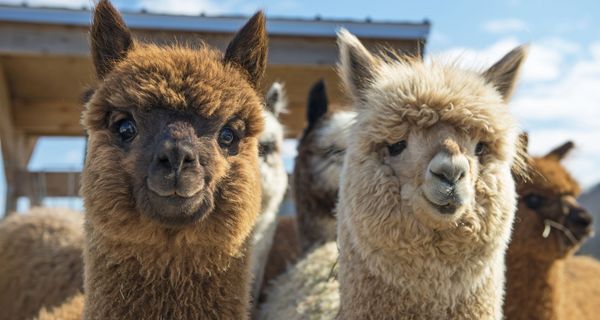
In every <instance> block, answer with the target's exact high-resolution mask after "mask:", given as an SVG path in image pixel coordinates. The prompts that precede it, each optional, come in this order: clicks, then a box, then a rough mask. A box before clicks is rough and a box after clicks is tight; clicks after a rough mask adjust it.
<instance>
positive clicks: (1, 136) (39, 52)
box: [0, 6, 430, 213]
mask: <svg viewBox="0 0 600 320" xmlns="http://www.w3.org/2000/svg"><path fill="white" fill-rule="evenodd" d="M124 16H125V20H126V22H127V24H128V26H129V27H130V28H131V29H132V30H133V32H134V34H135V36H136V38H137V39H141V40H142V41H151V42H158V43H169V42H174V41H178V42H179V43H182V42H185V43H196V42H199V41H205V42H207V43H208V44H210V45H213V46H216V47H218V48H221V49H224V47H225V46H226V44H227V43H228V41H229V40H230V39H231V37H232V35H233V33H234V32H235V31H236V30H238V29H239V28H240V27H241V26H242V25H243V23H244V22H245V21H246V19H247V17H235V16H215V17H209V16H204V15H200V16H175V15H162V14H150V13H144V12H136V13H125V14H124ZM90 20H91V13H90V11H89V10H85V9H81V10H72V9H50V8H33V7H27V6H0V143H1V145H2V156H3V160H4V170H5V174H6V180H7V181H6V182H7V196H6V212H7V213H10V212H12V211H13V210H15V208H16V201H17V198H18V197H22V196H25V197H29V198H30V200H31V201H32V204H39V203H41V198H42V197H43V196H75V195H77V191H78V190H79V188H78V186H75V187H73V186H72V185H73V181H75V184H77V182H78V181H79V177H78V175H73V174H69V173H66V172H54V173H40V172H30V171H28V170H27V163H28V162H29V159H30V157H31V154H32V152H33V149H34V148H35V145H36V141H37V139H38V138H39V137H40V136H81V135H83V131H82V128H81V126H80V124H79V118H80V111H81V108H82V106H81V103H80V102H79V100H80V95H81V93H82V91H83V89H84V88H85V86H86V84H90V83H93V81H95V79H94V75H93V72H92V71H93V67H92V63H91V58H90V54H89V45H88V28H89V24H90ZM342 26H343V27H345V28H347V29H348V30H349V31H350V32H352V33H354V34H355V35H357V36H358V37H359V38H360V39H361V40H362V41H363V42H364V43H365V44H366V45H367V46H369V47H372V48H377V47H380V46H387V47H391V48H394V49H397V50H401V51H404V52H407V53H410V54H418V53H420V52H422V51H423V50H424V45H425V43H426V39H427V36H428V33H429V28H430V25H429V23H428V22H427V21H424V22H422V23H403V22H371V21H345V20H326V19H319V18H317V19H314V20H301V19H279V18H269V19H268V25H267V29H268V32H269V35H270V44H269V68H268V71H267V76H266V79H265V81H263V85H264V86H265V87H267V86H268V85H270V83H271V82H272V81H275V80H278V81H283V82H284V83H285V85H286V89H287V94H288V98H289V102H290V104H289V113H287V114H286V115H285V116H284V117H283V122H284V123H285V125H286V127H287V128H288V134H289V136H291V137H295V136H297V135H298V133H299V132H300V130H301V129H302V128H303V126H304V119H305V116H304V114H305V112H304V108H305V103H306V102H305V101H306V94H307V92H308V90H309V87H310V86H311V85H312V84H313V83H314V82H315V81H316V80H318V79H320V78H324V79H325V80H326V81H327V83H328V90H329V92H328V93H329V96H330V97H331V101H332V102H333V103H343V95H342V93H341V91H340V84H339V79H338V78H337V76H336V73H335V64H336V61H337V47H336V40H335V36H336V31H337V30H338V28H340V27H342ZM42 174H43V176H41V175H42ZM41 180H43V181H44V191H43V194H42V193H41V192H40V191H39V189H40V188H39V186H38V185H39V183H40V181H41ZM69 186H71V187H69Z"/></svg>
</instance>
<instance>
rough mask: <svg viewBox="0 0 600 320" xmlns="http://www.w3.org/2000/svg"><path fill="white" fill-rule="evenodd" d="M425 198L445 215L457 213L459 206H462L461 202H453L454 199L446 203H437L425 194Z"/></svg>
mask: <svg viewBox="0 0 600 320" xmlns="http://www.w3.org/2000/svg"><path fill="white" fill-rule="evenodd" d="M423 198H424V199H425V201H426V202H427V203H428V204H429V205H430V206H432V207H433V208H434V209H435V210H437V211H438V212H439V213H441V214H443V215H452V214H454V213H456V211H457V210H458V208H460V206H461V205H460V203H459V202H453V201H448V203H445V204H438V203H435V202H433V201H431V200H429V198H427V196H426V195H423Z"/></svg>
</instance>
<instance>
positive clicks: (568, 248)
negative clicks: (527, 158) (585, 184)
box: [511, 142, 592, 260]
mask: <svg viewBox="0 0 600 320" xmlns="http://www.w3.org/2000/svg"><path fill="white" fill-rule="evenodd" d="M571 148H573V144H572V143H570V142H567V143H565V144H563V145H562V146H560V147H558V148H556V149H555V150H553V151H551V152H550V153H548V154H547V155H545V156H543V157H538V158H533V159H531V163H530V167H531V170H530V171H531V174H530V180H529V181H525V182H521V183H520V184H519V185H518V192H519V196H520V197H519V210H518V213H517V220H516V221H515V231H514V233H513V234H514V235H513V241H514V242H515V243H518V250H525V251H527V252H528V254H529V255H532V256H535V257H539V258H541V259H550V260H554V259H557V258H560V257H564V256H566V255H568V254H571V253H573V252H575V251H576V250H577V249H578V248H579V247H580V246H581V244H582V243H583V242H584V241H585V239H586V238H587V237H589V236H590V235H591V233H592V216H591V215H590V214H589V213H588V212H587V211H586V210H585V209H584V208H583V207H581V206H580V205H579V203H578V202H577V200H576V198H577V197H578V196H579V194H580V193H581V190H580V188H579V185H578V184H577V182H576V181H575V180H574V179H573V178H572V177H571V175H570V174H569V173H568V172H567V170H566V169H565V167H564V166H563V165H562V164H561V163H560V160H561V159H563V157H564V156H565V155H566V154H567V152H568V151H569V150H570V149H571ZM540 248H544V249H543V250H540ZM511 249H512V247H511Z"/></svg>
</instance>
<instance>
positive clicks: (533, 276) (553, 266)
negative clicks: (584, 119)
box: [504, 142, 600, 320]
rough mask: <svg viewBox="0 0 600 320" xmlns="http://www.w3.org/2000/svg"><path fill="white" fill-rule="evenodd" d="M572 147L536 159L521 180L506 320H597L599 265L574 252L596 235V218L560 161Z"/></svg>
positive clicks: (510, 253) (510, 256) (509, 258)
mask: <svg viewBox="0 0 600 320" xmlns="http://www.w3.org/2000/svg"><path fill="white" fill-rule="evenodd" d="M571 148H573V143H571V142H567V143H565V144H563V145H561V146H560V147H558V148H556V149H554V150H553V151H551V152H550V153H548V154H547V155H545V156H543V157H535V158H532V159H531V161H530V164H529V167H530V170H531V174H530V178H529V179H528V180H519V184H518V188H517V190H518V192H519V196H520V199H519V209H518V212H517V218H516V221H515V228H514V232H513V237H512V240H511V243H510V245H509V248H508V252H507V292H506V301H505V304H504V313H505V316H506V319H539V320H550V319H595V318H597V315H598V311H600V310H599V309H598V307H599V306H600V298H599V297H600V285H598V284H597V283H596V282H597V280H598V277H599V276H600V264H599V263H598V261H596V260H594V259H591V258H587V257H575V256H573V253H574V252H575V251H577V249H578V248H579V247H580V246H581V244H582V243H583V242H584V240H585V239H586V238H587V237H588V236H589V235H590V233H591V216H590V215H589V214H588V213H587V212H585V210H584V209H583V208H581V207H580V206H579V204H578V203H577V201H576V200H575V199H576V198H577V196H578V195H579V193H580V188H579V185H578V184H577V182H576V181H575V180H574V179H573V178H572V177H571V175H570V174H569V173H568V172H567V170H566V169H565V168H564V167H563V166H562V164H561V163H560V160H561V159H563V158H564V157H565V155H566V154H567V153H568V151H569V150H570V149H571Z"/></svg>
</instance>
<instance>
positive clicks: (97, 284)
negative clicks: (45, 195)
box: [81, 1, 267, 319]
mask: <svg viewBox="0 0 600 320" xmlns="http://www.w3.org/2000/svg"><path fill="white" fill-rule="evenodd" d="M130 38H131V36H130V32H129V30H127V28H126V27H125V26H124V23H122V18H121V17H120V15H119V14H118V13H117V12H116V10H115V9H114V8H113V7H112V6H111V5H110V4H109V2H108V1H100V2H99V4H98V5H97V7H96V9H95V16H94V22H93V27H92V34H91V43H92V50H93V52H94V53H93V56H94V57H96V56H98V57H100V58H95V59H94V62H95V65H96V70H98V77H99V79H100V83H99V84H98V86H97V87H96V91H95V92H94V93H93V95H92V96H91V98H90V101H89V102H88V103H87V104H86V108H85V111H84V112H83V117H82V123H83V125H84V128H85V130H86V131H87V133H88V135H89V138H88V150H87V152H88V154H87V159H86V164H85V168H84V171H83V176H82V190H81V192H82V196H83V198H84V204H85V208H86V219H85V234H86V236H85V243H86V247H85V252H84V262H85V307H84V319H165V318H168V319H244V318H247V316H248V307H249V291H250V290H249V280H250V279H249V278H250V272H249V254H248V249H249V242H250V234H251V231H252V228H253V225H254V223H255V220H256V217H257V216H258V214H259V212H260V201H261V199H260V177H259V169H258V168H259V165H258V156H257V153H258V136H259V134H260V132H261V131H262V129H263V121H264V120H263V115H262V109H263V108H262V102H261V100H262V99H261V98H260V96H259V94H258V93H257V92H256V90H255V88H256V87H258V84H257V81H258V79H260V78H261V76H262V74H263V73H264V66H265V63H266V50H267V47H266V42H267V38H266V32H265V19H264V16H263V14H262V13H258V14H256V15H255V16H254V17H252V19H250V21H249V22H248V23H247V24H246V25H245V26H244V27H243V28H242V29H241V30H240V32H238V34H237V35H236V36H235V37H234V39H233V41H232V42H231V43H230V44H229V46H228V48H227V50H226V52H225V55H222V54H221V53H219V52H217V51H215V50H213V49H210V48H208V47H206V46H204V45H202V46H199V47H197V48H188V47H179V46H174V47H159V46H156V45H152V44H141V43H138V42H135V41H133V42H131V44H130V45H127V43H129V42H130V41H131V40H130ZM106 39H110V40H109V41H108V40H106ZM122 48H126V50H123V49H122ZM106 57H108V58H106ZM123 121H127V122H123ZM123 123H126V124H127V125H123ZM129 123H135V124H136V125H137V132H134V133H137V134H135V135H133V137H132V138H131V135H123V134H122V133H123V132H125V133H128V132H129V133H130V132H131V131H132V130H130V129H131V125H129ZM127 137H130V138H127ZM188 145H191V146H190V147H188ZM165 148H166V149H165ZM161 150H166V151H164V152H170V153H166V155H163V153H160V152H163V151H161ZM175 152H177V153H175ZM171 157H175V158H171ZM177 161H179V162H177ZM175 165H177V166H178V167H177V168H179V169H177V170H178V171H176V173H175V174H177V175H178V178H177V180H175V181H173V180H172V178H170V177H172V174H171V173H169V174H166V173H165V174H161V173H160V172H162V171H160V170H166V169H170V170H174V168H176V167H173V166H175ZM171 168H172V169H171ZM160 177H163V178H160ZM169 179H171V180H169ZM173 188H175V189H173ZM173 192H175V193H174V194H175V195H171V194H173Z"/></svg>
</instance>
